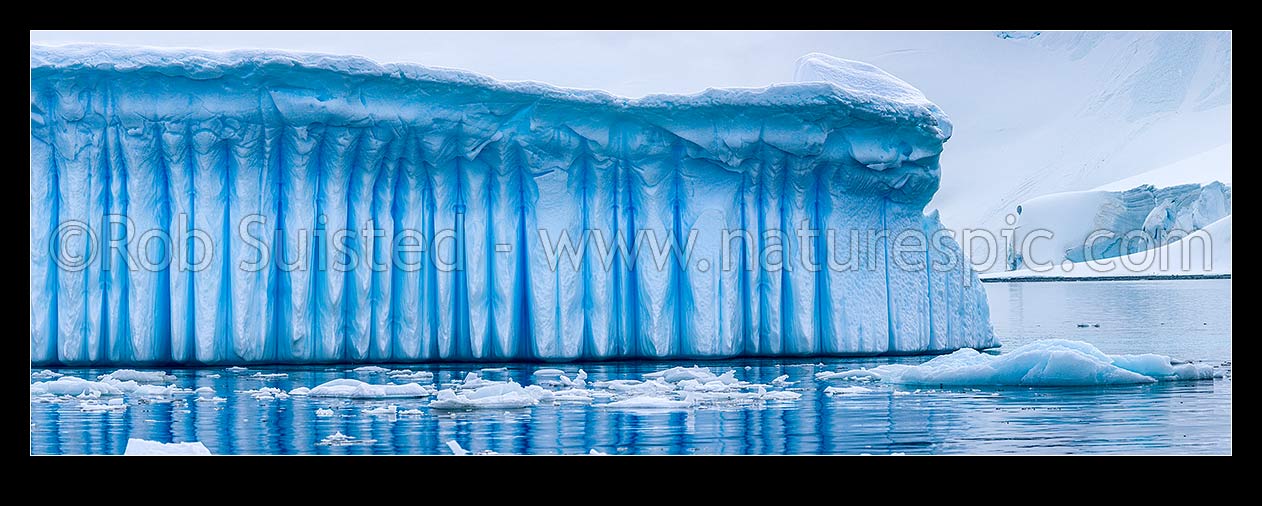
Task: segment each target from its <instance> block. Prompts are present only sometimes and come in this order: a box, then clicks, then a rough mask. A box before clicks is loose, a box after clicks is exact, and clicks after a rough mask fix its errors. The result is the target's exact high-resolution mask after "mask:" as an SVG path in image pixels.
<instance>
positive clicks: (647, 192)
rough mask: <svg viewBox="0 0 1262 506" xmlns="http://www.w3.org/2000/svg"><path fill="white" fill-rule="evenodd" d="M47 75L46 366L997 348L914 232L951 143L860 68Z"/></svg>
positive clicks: (43, 139) (52, 68) (317, 68)
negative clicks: (647, 82)
mask: <svg viewBox="0 0 1262 506" xmlns="http://www.w3.org/2000/svg"><path fill="white" fill-rule="evenodd" d="M30 58H31V59H30V71H31V157H30V160H31V164H30V173H29V176H30V177H29V179H30V206H31V207H30V214H31V227H30V248H31V254H30V266H29V267H30V268H29V271H30V297H31V299H30V300H31V304H30V306H31V315H30V316H31V317H30V330H31V332H30V336H31V337H30V346H31V361H32V364H33V365H36V366H54V365H101V364H118V365H141V364H170V363H174V364H192V365H197V364H224V365H232V364H266V363H288V364H295V363H355V364H364V363H414V362H425V361H486V362H504V361H513V360H531V361H576V360H602V359H625V358H639V359H668V358H670V359H679V358H723V357H734V356H788V355H792V356H809V355H880V354H917V353H931V352H946V351H950V350H955V349H959V348H988V347H993V346H996V345H997V344H998V342H997V340H996V339H995V336H994V333H993V331H992V330H991V327H990V323H989V317H988V310H987V306H986V299H985V294H984V292H983V291H982V288H981V286H980V285H979V284H978V283H977V282H976V281H977V280H976V274H975V273H974V272H973V271H972V269H971V268H970V267H969V265H968V264H967V262H964V261H963V260H962V256H961V254H960V248H959V246H958V245H957V244H956V242H955V241H954V240H953V239H952V238H951V237H949V236H941V237H940V236H939V235H937V233H938V232H941V231H943V226H942V224H941V221H940V219H939V217H938V215H937V213H936V212H935V213H933V214H931V215H928V216H926V215H925V214H924V209H925V205H926V204H927V203H928V202H929V200H930V199H931V198H932V197H933V195H934V193H935V192H936V191H937V189H938V185H939V180H940V173H941V168H940V166H939V156H940V154H941V152H942V148H943V143H944V142H946V141H947V139H948V138H950V136H951V123H950V121H949V119H948V118H947V116H946V114H945V113H944V112H943V111H942V110H941V109H940V108H939V107H938V106H936V105H934V104H933V103H932V102H930V101H929V100H928V99H926V98H925V97H924V95H923V94H922V93H921V92H920V91H918V90H916V89H915V88H914V87H912V86H911V85H909V84H907V83H906V82H903V81H902V80H900V79H898V78H896V77H894V76H892V75H890V74H887V73H885V72H884V71H882V70H880V69H878V68H876V67H874V66H871V65H868V64H864V63H859V62H853V61H848V60H842V59H838V58H833V57H830V56H826V55H818V54H815V55H808V56H807V57H804V58H803V59H802V60H800V61H799V62H798V73H797V78H798V80H799V81H800V82H795V83H789V84H781V85H774V86H769V87H765V88H757V89H709V90H706V91H704V92H701V93H698V94H694V95H652V96H648V97H644V98H639V99H628V98H622V97H617V96H613V95H610V94H608V93H605V92H601V91H591V90H572V89H561V88H556V87H552V86H549V85H545V84H540V83H531V82H497V81H494V80H491V79H489V78H486V77H483V76H480V75H477V74H473V73H469V72H465V71H458V70H449V69H438V68H427V67H422V66H418V65H406V64H387V65H381V64H377V63H375V62H372V61H369V60H366V59H363V58H358V57H344V56H332V55H317V54H292V53H285V52H279V51H261V50H240V51H231V52H209V51H196V50H184V49H178V50H177V49H152V48H127V47H119V46H92V45H86V46H85V45H77V46H60V47H45V46H37V45H32V46H31V51H30ZM904 232H914V233H917V234H924V235H926V236H929V237H932V238H933V240H931V241H925V242H926V243H928V244H927V247H926V248H925V249H924V250H923V251H918V252H917V251H913V252H911V253H908V252H907V251H900V248H899V244H895V242H896V241H894V240H893V238H896V237H901V234H903V233H904ZM904 264H906V265H904ZM367 367H372V366H367ZM317 390H319V389H318V388H316V389H312V395H315V394H316V391H317Z"/></svg>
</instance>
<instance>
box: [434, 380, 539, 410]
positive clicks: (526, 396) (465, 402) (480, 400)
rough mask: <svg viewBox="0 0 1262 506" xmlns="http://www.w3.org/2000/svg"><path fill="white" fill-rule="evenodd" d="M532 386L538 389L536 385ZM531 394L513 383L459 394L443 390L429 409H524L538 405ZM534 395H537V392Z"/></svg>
mask: <svg viewBox="0 0 1262 506" xmlns="http://www.w3.org/2000/svg"><path fill="white" fill-rule="evenodd" d="M532 386H536V388H538V387H537V385H532ZM539 390H542V388H539ZM531 393H532V392H530V391H527V390H526V389H525V388H523V387H522V386H521V385H520V384H518V383H517V382H515V381H508V382H504V383H498V384H493V385H486V386H483V387H479V388H475V389H472V390H461V391H460V392H459V393H457V392H456V391H455V390H453V389H450V388H444V389H442V390H439V391H438V395H437V397H436V398H435V399H434V400H433V401H431V402H430V403H429V407H430V409H514V408H526V407H530V406H534V405H537V404H539V400H538V399H537V398H535V396H534V395H531ZM535 393H536V394H538V392H537V391H536V392H535Z"/></svg>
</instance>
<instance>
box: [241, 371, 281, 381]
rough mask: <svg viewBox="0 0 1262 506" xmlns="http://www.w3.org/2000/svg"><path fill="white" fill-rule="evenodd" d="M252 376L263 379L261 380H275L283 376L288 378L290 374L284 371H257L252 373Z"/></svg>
mask: <svg viewBox="0 0 1262 506" xmlns="http://www.w3.org/2000/svg"><path fill="white" fill-rule="evenodd" d="M250 377H251V378H254V379H261V380H275V379H281V378H288V377H289V374H288V373H283V372H273V373H262V372H256V373H254V374H251V375H250Z"/></svg>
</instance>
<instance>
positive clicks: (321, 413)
mask: <svg viewBox="0 0 1262 506" xmlns="http://www.w3.org/2000/svg"><path fill="white" fill-rule="evenodd" d="M334 415H337V412H336V411H333V410H331V409H326V408H319V409H316V416H318V417H320V418H328V417H330V416H334Z"/></svg>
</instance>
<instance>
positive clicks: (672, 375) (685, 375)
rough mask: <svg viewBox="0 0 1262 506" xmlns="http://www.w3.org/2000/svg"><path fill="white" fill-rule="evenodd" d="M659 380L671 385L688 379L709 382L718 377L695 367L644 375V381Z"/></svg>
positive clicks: (677, 368) (704, 369) (674, 368)
mask: <svg viewBox="0 0 1262 506" xmlns="http://www.w3.org/2000/svg"><path fill="white" fill-rule="evenodd" d="M658 378H661V379H662V380H664V381H667V382H670V383H675V382H679V381H683V380H687V379H692V380H701V381H709V380H712V379H714V378H716V376H715V375H714V373H713V372H710V370H709V369H706V368H704V367H698V366H695V365H694V366H692V367H672V368H670V369H667V370H665V371H658V372H651V373H648V374H645V375H644V379H658Z"/></svg>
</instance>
